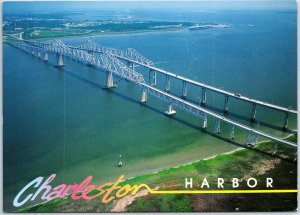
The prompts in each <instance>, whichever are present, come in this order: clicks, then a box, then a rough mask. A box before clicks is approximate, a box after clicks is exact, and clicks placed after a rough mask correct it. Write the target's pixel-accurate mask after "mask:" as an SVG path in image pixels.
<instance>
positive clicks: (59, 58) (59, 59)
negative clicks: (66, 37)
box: [56, 53, 65, 67]
mask: <svg viewBox="0 0 300 215" xmlns="http://www.w3.org/2000/svg"><path fill="white" fill-rule="evenodd" d="M56 60H57V64H56V66H57V67H62V66H65V65H64V61H63V57H62V54H59V53H57V54H56Z"/></svg>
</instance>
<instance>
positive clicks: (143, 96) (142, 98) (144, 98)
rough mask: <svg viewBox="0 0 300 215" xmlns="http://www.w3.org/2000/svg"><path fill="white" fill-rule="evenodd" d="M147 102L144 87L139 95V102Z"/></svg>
mask: <svg viewBox="0 0 300 215" xmlns="http://www.w3.org/2000/svg"><path fill="white" fill-rule="evenodd" d="M146 102H147V93H146V91H145V89H143V90H142V96H141V103H146Z"/></svg>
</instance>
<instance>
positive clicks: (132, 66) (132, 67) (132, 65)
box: [131, 63, 135, 71]
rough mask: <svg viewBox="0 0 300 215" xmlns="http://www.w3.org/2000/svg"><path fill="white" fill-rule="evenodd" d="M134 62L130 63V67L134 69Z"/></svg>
mask: <svg viewBox="0 0 300 215" xmlns="http://www.w3.org/2000/svg"><path fill="white" fill-rule="evenodd" d="M134 66H135V65H134V63H132V64H131V69H132V70H133V71H134Z"/></svg>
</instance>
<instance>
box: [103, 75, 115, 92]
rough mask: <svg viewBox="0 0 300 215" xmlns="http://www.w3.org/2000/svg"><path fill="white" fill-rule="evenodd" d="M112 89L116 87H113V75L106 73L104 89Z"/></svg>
mask: <svg viewBox="0 0 300 215" xmlns="http://www.w3.org/2000/svg"><path fill="white" fill-rule="evenodd" d="M113 87H116V86H115V85H114V79H113V74H112V72H109V71H108V72H107V73H106V84H105V87H104V88H106V89H108V88H113Z"/></svg>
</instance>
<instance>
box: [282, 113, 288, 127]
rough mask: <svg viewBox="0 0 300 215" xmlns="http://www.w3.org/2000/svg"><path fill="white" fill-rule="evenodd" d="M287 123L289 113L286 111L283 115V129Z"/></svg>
mask: <svg viewBox="0 0 300 215" xmlns="http://www.w3.org/2000/svg"><path fill="white" fill-rule="evenodd" d="M288 123H289V113H288V112H286V113H285V117H284V123H283V129H287V127H288Z"/></svg>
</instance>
